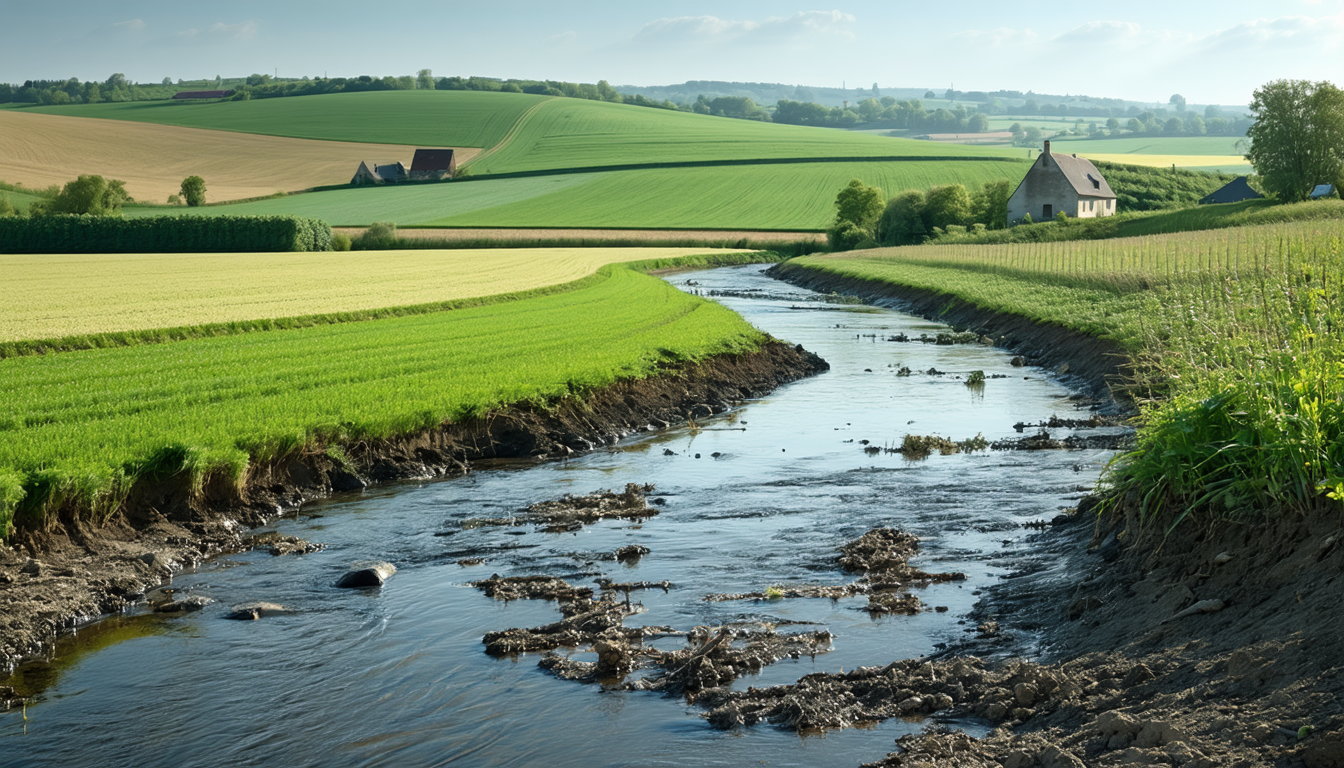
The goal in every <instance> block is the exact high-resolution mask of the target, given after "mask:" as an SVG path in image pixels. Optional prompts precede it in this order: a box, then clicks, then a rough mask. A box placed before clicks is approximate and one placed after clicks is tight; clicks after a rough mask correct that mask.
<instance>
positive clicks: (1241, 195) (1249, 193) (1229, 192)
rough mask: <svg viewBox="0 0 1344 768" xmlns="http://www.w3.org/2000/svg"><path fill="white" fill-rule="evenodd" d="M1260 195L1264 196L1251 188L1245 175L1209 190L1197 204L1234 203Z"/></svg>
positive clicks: (1259, 196)
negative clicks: (1211, 190)
mask: <svg viewBox="0 0 1344 768" xmlns="http://www.w3.org/2000/svg"><path fill="white" fill-rule="evenodd" d="M1261 197H1264V195H1262V194H1260V193H1259V192H1256V191H1255V190H1254V189H1251V185H1250V184H1247V183H1246V177H1245V176H1238V177H1237V178H1235V179H1233V180H1231V181H1229V182H1227V183H1226V184H1224V185H1223V186H1221V187H1219V188H1218V189H1216V190H1214V191H1213V192H1210V193H1209V194H1208V195H1205V196H1204V198H1203V199H1202V200H1200V201H1199V204H1200V205H1208V204H1209V203H1236V202H1240V201H1242V200H1255V199H1257V198H1261Z"/></svg>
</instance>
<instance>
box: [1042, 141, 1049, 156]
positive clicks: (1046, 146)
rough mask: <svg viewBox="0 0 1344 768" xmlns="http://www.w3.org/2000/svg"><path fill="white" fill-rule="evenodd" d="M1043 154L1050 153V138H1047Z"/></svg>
mask: <svg viewBox="0 0 1344 768" xmlns="http://www.w3.org/2000/svg"><path fill="white" fill-rule="evenodd" d="M1042 154H1046V155H1048V154H1050V140H1049V139H1046V140H1045V151H1044V152H1043V153H1042Z"/></svg>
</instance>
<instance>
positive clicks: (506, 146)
mask: <svg viewBox="0 0 1344 768" xmlns="http://www.w3.org/2000/svg"><path fill="white" fill-rule="evenodd" d="M529 110H531V111H529ZM32 111H35V112H47V113H51V114H60V115H71V116H75V117H96V118H108V119H116V120H136V121H142V122H152V123H162V124H166V125H181V126H188V127H192V128H214V129H219V130H228V131H241V132H245V133H261V134H268V135H274V136H293V137H298V138H310V139H330V140H336V141H359V142H372V143H383V144H419V145H426V146H468V147H495V149H494V150H493V151H490V152H487V153H483V154H482V155H481V156H480V157H477V158H476V159H474V160H473V161H472V163H471V166H472V171H473V172H474V173H476V174H477V175H480V174H487V173H507V172H516V171H533V170H554V169H565V168H588V167H595V166H606V165H625V164H631V163H637V164H646V163H669V162H674V163H675V162H688V161H696V162H699V161H721V160H743V159H747V160H752V159H761V158H796V157H840V158H844V157H868V156H917V157H927V156H937V157H944V156H1003V151H1002V150H998V149H986V148H980V147H964V146H957V145H943V144H930V143H928V142H921V141H910V140H895V139H890V138H886V137H880V136H870V135H866V134H862V133H852V132H848V131H837V130H834V129H829V128H809V127H803V126H793V125H776V124H772V123H758V122H754V121H750V120H732V119H728V118H722V117H710V116H708V115H697V114H692V113H687V112H672V111H668V110H661V109H650V108H647V107H636V106H631V105H626V104H610V103H606V102H600V101H589V100H586V99H566V98H552V99H547V98H545V97H540V96H531V95H527V94H515V93H490V92H480V91H375V92H368V93H343V94H330V95H323V96H299V97H292V98H279V99H257V100H254V101H238V102H215V103H205V104H183V103H174V102H129V103H119V104H113V103H108V104H78V105H68V106H61V107H37V108H33V110H32ZM506 134H507V139H506ZM501 141H503V144H502V145H500V146H498V147H496V145H497V144H499V143H500V142H501Z"/></svg>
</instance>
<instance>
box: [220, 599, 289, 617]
mask: <svg viewBox="0 0 1344 768" xmlns="http://www.w3.org/2000/svg"><path fill="white" fill-rule="evenodd" d="M283 613H293V611H291V610H290V609H288V608H286V607H285V606H283V605H280V604H278V603H261V602H257V603H243V604H241V605H235V606H233V607H232V608H230V609H229V613H226V614H225V615H224V618H226V619H232V620H234V621H256V620H257V619H261V618H263V617H266V616H278V615H280V614H283Z"/></svg>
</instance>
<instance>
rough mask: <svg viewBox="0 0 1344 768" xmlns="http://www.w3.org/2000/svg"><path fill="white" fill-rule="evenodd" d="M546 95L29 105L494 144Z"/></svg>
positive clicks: (332, 135) (251, 127)
mask: <svg viewBox="0 0 1344 768" xmlns="http://www.w3.org/2000/svg"><path fill="white" fill-rule="evenodd" d="M546 100H547V97H545V96H530V95H527V94H522V93H487V92H482V91H370V92H365V93H333V94H325V95H321V96H299V97H295V98H289V99H257V100H255V101H222V102H206V103H191V102H180V101H136V102H123V103H102V104H76V105H69V106H60V107H34V108H31V109H30V110H26V111H32V112H41V113H47V114H53V115H69V116H71V117H97V118H104V119H110V120H132V121H136V122H142V123H159V124H162V125H181V126H185V127H188V128H211V129H215V130H221V131H238V132H240V133H260V134H265V135H268V136H291V137H294V138H300V139H327V140H330V141H359V142H368V143H372V144H419V145H423V146H443V147H490V146H493V145H495V144H496V143H498V142H499V140H500V139H502V138H503V137H504V135H505V133H507V132H508V130H509V128H510V127H511V126H513V124H514V123H515V122H517V120H518V117H519V116H520V115H522V114H523V113H524V112H525V111H527V109H528V108H530V107H533V106H536V105H537V104H540V103H542V102H544V101H546Z"/></svg>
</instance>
